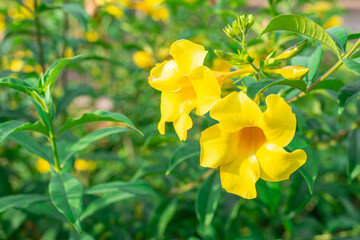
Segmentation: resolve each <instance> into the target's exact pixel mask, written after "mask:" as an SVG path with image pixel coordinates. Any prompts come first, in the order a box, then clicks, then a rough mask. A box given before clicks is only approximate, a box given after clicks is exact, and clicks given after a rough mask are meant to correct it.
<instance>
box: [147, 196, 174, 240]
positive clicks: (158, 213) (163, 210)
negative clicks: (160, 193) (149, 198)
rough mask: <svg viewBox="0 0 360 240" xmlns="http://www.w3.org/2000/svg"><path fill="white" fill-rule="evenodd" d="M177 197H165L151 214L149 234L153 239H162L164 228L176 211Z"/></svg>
mask: <svg viewBox="0 0 360 240" xmlns="http://www.w3.org/2000/svg"><path fill="white" fill-rule="evenodd" d="M176 209H177V199H176V198H173V199H170V200H169V199H166V200H164V201H163V202H161V203H160V205H159V206H158V207H157V208H156V210H155V211H154V212H153V214H152V218H151V224H150V225H149V226H150V232H151V233H150V234H151V236H152V237H153V238H154V239H163V238H164V233H165V230H166V228H167V226H168V224H169V222H170V220H171V219H172V218H173V216H174V215H175V213H176Z"/></svg>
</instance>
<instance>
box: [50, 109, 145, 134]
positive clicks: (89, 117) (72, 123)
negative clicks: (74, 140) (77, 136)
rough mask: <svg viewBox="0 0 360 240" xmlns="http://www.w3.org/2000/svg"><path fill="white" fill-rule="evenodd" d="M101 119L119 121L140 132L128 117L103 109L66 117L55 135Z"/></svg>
mask: <svg viewBox="0 0 360 240" xmlns="http://www.w3.org/2000/svg"><path fill="white" fill-rule="evenodd" d="M101 121H111V122H117V123H121V124H124V125H125V126H127V127H129V128H130V129H132V130H134V131H137V132H138V133H140V134H142V133H141V132H140V130H138V129H137V128H136V127H135V126H134V124H133V123H132V122H131V121H130V119H129V118H127V117H126V116H125V115H123V114H120V113H113V112H107V111H104V110H96V111H90V112H87V113H85V114H84V115H82V116H81V117H79V118H71V119H68V120H67V121H66V122H65V124H64V125H63V126H62V128H60V130H59V132H58V134H57V135H60V134H62V133H63V132H65V131H66V130H68V129H70V128H73V127H76V126H79V125H82V124H86V123H91V122H101Z"/></svg>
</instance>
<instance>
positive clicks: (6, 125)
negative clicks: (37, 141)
mask: <svg viewBox="0 0 360 240" xmlns="http://www.w3.org/2000/svg"><path fill="white" fill-rule="evenodd" d="M42 127H43V126H42V125H41V124H40V125H39V122H37V123H35V124H32V123H26V122H22V121H18V120H11V121H7V122H3V123H0V143H2V142H3V141H4V140H5V139H6V138H7V137H8V136H9V135H10V134H12V133H14V132H18V131H21V130H33V131H40V132H42V130H43V129H42Z"/></svg>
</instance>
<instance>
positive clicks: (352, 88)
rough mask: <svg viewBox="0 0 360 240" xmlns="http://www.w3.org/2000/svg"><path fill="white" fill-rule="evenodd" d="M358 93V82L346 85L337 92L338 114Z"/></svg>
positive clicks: (359, 88) (359, 91) (359, 85)
mask: <svg viewBox="0 0 360 240" xmlns="http://www.w3.org/2000/svg"><path fill="white" fill-rule="evenodd" d="M359 93H360V82H354V83H350V84H346V85H345V86H344V87H343V88H341V89H340V91H339V92H338V103H339V110H338V112H339V114H341V113H342V111H344V107H345V106H346V104H348V103H349V102H350V101H351V100H352V99H354V98H355V97H357V96H358V95H359Z"/></svg>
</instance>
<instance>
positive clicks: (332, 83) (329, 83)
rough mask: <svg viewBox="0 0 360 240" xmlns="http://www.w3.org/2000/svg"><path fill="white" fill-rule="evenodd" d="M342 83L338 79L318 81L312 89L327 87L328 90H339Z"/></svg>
mask: <svg viewBox="0 0 360 240" xmlns="http://www.w3.org/2000/svg"><path fill="white" fill-rule="evenodd" d="M344 85H345V84H344V83H343V82H342V81H340V80H330V79H329V80H325V81H322V82H320V83H319V84H318V85H317V86H316V87H314V88H313V90H318V89H328V90H334V91H339V90H340V89H341V88H342V87H344Z"/></svg>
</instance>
